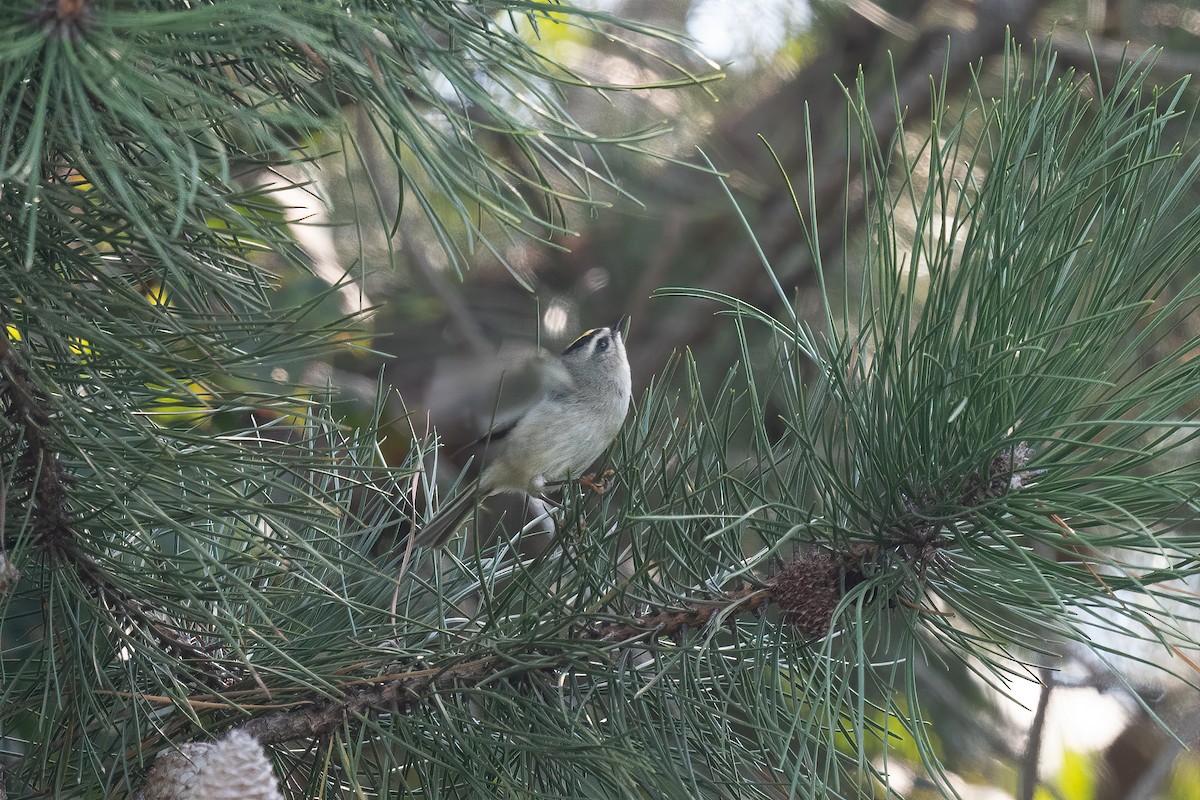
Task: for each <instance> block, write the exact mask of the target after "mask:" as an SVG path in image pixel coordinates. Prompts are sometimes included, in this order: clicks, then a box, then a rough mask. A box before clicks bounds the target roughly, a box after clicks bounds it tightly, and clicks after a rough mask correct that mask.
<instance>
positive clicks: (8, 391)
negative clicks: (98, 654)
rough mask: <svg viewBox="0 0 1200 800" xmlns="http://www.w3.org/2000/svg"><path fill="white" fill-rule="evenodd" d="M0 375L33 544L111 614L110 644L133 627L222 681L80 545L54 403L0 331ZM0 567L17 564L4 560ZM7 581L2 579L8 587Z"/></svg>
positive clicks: (214, 682)
mask: <svg viewBox="0 0 1200 800" xmlns="http://www.w3.org/2000/svg"><path fill="white" fill-rule="evenodd" d="M0 379H2V382H0V405H3V407H4V418H5V419H6V421H7V422H8V425H9V429H10V430H9V433H10V436H9V441H8V442H7V443H6V444H7V446H8V449H10V450H11V448H12V447H14V446H15V445H16V443H17V442H21V443H22V447H21V450H20V452H19V453H17V454H15V455H13V454H12V453H7V454H0V456H3V455H8V456H9V457H11V458H12V459H13V460H14V461H15V465H14V470H13V474H14V475H15V480H16V483H17V486H18V488H23V489H24V496H23V497H22V498H18V499H19V500H21V501H23V502H25V503H27V504H28V505H29V518H30V520H31V524H30V535H31V536H32V537H33V539H34V542H35V545H36V547H37V548H38V549H39V550H41V551H42V552H44V553H45V554H46V555H47V556H48V557H49V559H50V560H51V562H52V563H54V564H57V565H66V566H67V567H69V568H70V569H72V570H74V572H75V575H76V577H77V578H78V579H79V582H80V583H81V584H82V585H83V587H84V588H85V589H86V590H87V592H88V593H89V594H90V595H91V596H92V597H94V598H95V599H96V600H98V601H99V604H100V607H102V608H104V609H105V610H106V611H108V612H109V613H110V614H111V615H112V618H111V620H110V621H109V623H108V627H109V630H110V632H111V634H112V636H113V639H114V641H120V640H122V639H124V638H126V637H127V636H128V634H127V633H125V632H124V630H123V629H125V628H126V627H132V628H133V629H134V630H136V631H139V632H141V633H142V634H143V635H145V636H146V637H147V638H148V639H150V640H152V641H154V642H157V644H158V646H160V647H161V648H162V649H163V650H164V651H165V652H167V653H171V654H173V655H175V656H177V657H178V658H180V659H181V661H182V663H183V664H185V665H188V666H189V668H190V669H193V670H195V674H196V675H198V676H199V677H200V679H201V680H203V681H204V682H205V683H207V684H208V685H210V686H211V687H213V688H219V687H221V686H223V685H225V683H226V682H227V681H228V680H229V679H230V677H231V673H230V672H229V671H228V670H227V669H225V668H224V667H221V666H219V665H218V664H217V662H216V660H215V659H214V657H213V655H212V654H211V653H209V652H207V651H206V650H205V649H204V648H203V647H201V646H199V645H197V644H196V643H194V642H193V641H190V640H189V639H188V638H186V637H184V636H183V635H182V634H181V633H180V632H179V631H176V630H173V629H172V628H171V626H170V625H169V623H168V622H167V620H166V618H165V617H164V616H163V615H162V614H161V613H158V612H153V611H151V610H150V609H151V608H152V606H151V604H150V603H149V602H148V601H146V600H144V599H142V598H139V597H136V596H134V595H132V594H130V593H129V592H126V591H124V590H122V589H120V588H119V587H117V586H116V585H115V584H114V582H113V580H112V578H111V577H110V576H109V574H108V573H107V571H106V570H105V569H104V568H103V567H102V566H101V565H100V564H99V563H98V562H97V561H96V560H95V559H94V558H92V557H91V556H89V555H88V554H87V553H85V552H83V551H82V550H81V549H80V548H79V547H78V542H77V539H76V533H75V530H74V519H73V514H72V512H71V508H70V502H69V488H70V486H71V483H72V482H73V479H72V478H71V476H70V475H69V474H68V473H67V472H66V471H65V470H64V469H63V466H62V462H61V460H60V459H59V456H58V452H57V451H56V450H55V449H54V448H53V446H52V444H51V442H50V437H49V430H50V427H51V426H52V425H53V420H54V417H55V410H54V407H53V404H52V402H51V401H50V400H49V399H48V398H46V397H45V395H44V394H43V393H42V392H40V391H38V389H37V388H36V387H35V385H34V383H33V381H32V380H31V379H30V375H29V371H28V370H27V369H26V368H25V366H24V365H23V364H22V363H21V360H20V358H19V356H18V354H17V352H16V349H15V348H14V347H13V346H12V343H11V342H10V341H9V339H8V337H7V336H0ZM0 499H2V501H3V502H2V503H0V520H3V521H6V520H7V514H8V487H7V482H5V485H4V486H3V492H2V494H0ZM0 533H2V531H0ZM3 569H4V570H6V571H7V570H12V569H14V568H12V567H10V566H9V565H8V562H7V560H4V562H3ZM12 580H13V579H12V577H11V576H6V584H11V583H12Z"/></svg>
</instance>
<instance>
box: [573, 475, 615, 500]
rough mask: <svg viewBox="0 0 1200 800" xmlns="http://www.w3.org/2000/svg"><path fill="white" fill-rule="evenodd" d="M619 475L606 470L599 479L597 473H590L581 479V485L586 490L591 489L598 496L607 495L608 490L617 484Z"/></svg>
mask: <svg viewBox="0 0 1200 800" xmlns="http://www.w3.org/2000/svg"><path fill="white" fill-rule="evenodd" d="M616 479H617V473H616V472H615V471H614V470H611V469H606V470H604V472H602V473H600V475H599V477H597V475H596V473H594V472H589V473H588V474H587V475H583V476H581V477H580V478H579V485H580V486H582V487H583V488H585V489H591V490H592V491H593V492H595V493H596V494H607V493H608V490H609V489H611V488H612V487H613V483H615V482H616Z"/></svg>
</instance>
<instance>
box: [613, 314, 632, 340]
mask: <svg viewBox="0 0 1200 800" xmlns="http://www.w3.org/2000/svg"><path fill="white" fill-rule="evenodd" d="M628 323H629V315H628V314H622V315H621V318H620V319H618V320H617V321H616V322H614V323H613V324H612V325H611V326H610V327H609V330H610V331H616V332H617V333H619V334H621V338H625V326H626V325H627V324H628Z"/></svg>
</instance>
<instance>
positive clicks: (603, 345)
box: [596, 337, 608, 352]
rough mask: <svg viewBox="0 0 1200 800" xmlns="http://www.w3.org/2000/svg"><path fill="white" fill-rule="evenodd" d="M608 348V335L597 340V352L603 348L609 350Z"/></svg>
mask: <svg viewBox="0 0 1200 800" xmlns="http://www.w3.org/2000/svg"><path fill="white" fill-rule="evenodd" d="M607 349H608V339H607V337H606V338H604V339H600V340H598V341H597V342H596V352H600V351H601V350H607Z"/></svg>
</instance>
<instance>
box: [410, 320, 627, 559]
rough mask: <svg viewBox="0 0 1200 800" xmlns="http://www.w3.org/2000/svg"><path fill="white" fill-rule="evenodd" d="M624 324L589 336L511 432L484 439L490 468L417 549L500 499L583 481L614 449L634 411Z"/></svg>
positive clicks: (556, 364)
mask: <svg viewBox="0 0 1200 800" xmlns="http://www.w3.org/2000/svg"><path fill="white" fill-rule="evenodd" d="M625 319H626V318H625V317H621V318H620V319H619V320H617V321H616V323H615V324H613V325H610V326H609V327H607V328H593V329H592V330H590V331H586V332H585V333H584V334H583V335H581V336H580V337H579V338H578V339H576V340H575V341H574V342H572V343H571V344H570V346H568V347H567V349H566V350H564V351H563V352H562V355H560V356H558V357H557V358H551V359H549V362H550V363H548V364H546V365H545V368H544V369H543V370H542V375H543V378H542V380H543V386H542V387H541V391H540V392H538V396H537V398H536V400H535V401H534V402H533V403H531V404H530V405H529V407H528V408H527V409H526V410H525V411H524V412H523V413H521V414H520V415H519V416H518V417H517V418H516V419H515V420H513V421H512V422H509V423H508V424H507V425H504V426H501V427H497V428H494V429H493V430H491V431H489V432H488V433H487V434H485V435H484V436H483V438H482V439H480V441H481V442H485V443H486V444H487V452H486V456H487V457H488V461H489V463H488V465H487V466H486V467H484V469H483V471H482V472H481V473H480V475H479V477H478V478H477V479H476V480H475V481H474V482H473V483H472V484H471V485H470V486H469V487H468V488H467V489H466V490H465V491H463V492H462V493H461V494H459V495H458V497H455V498H454V499H453V500H451V501H450V502H449V503H447V504H445V505H443V506H442V507H441V508H439V509H438V511H437V513H436V514H434V515H433V517H432V518H430V520H429V521H428V522H427V523H426V524H425V527H424V528H422V529H421V530H420V531H419V532H418V533H417V534H416V538H415V540H414V544H416V545H417V546H418V547H441V546H442V545H444V544H445V543H446V541H447V540H448V539H449V538H450V537H451V536H453V535H454V533H455V531H457V530H458V529H459V527H460V526H462V524H463V523H464V522H466V520H467V518H468V517H469V516H470V514H471V512H472V511H474V510H475V507H476V506H477V505H478V504H479V503H481V502H483V500H484V499H486V498H487V497H490V496H491V495H494V494H499V493H500V492H525V493H527V494H530V495H534V496H537V495H540V494H542V492H543V491H545V489H546V487H547V486H548V485H549V484H551V483H558V482H562V481H567V480H573V479H575V478H577V477H579V476H580V475H581V474H582V473H583V471H584V470H585V469H586V468H587V467H588V465H590V464H591V463H592V462H593V461H595V460H596V459H597V458H599V457H600V455H601V454H602V453H603V452H604V451H605V449H607V448H608V446H609V445H610V444H612V442H613V439H615V438H616V437H617V433H619V432H620V430H621V425H622V423H624V421H625V414H626V413H627V412H628V411H629V396H630V393H631V389H632V381H631V379H630V376H629V360H628V359H627V358H626V356H625V341H624V333H623V331H622V327H623V325H624V324H625Z"/></svg>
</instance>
